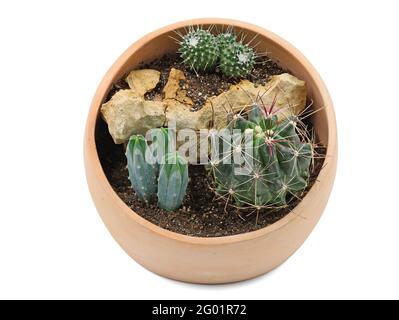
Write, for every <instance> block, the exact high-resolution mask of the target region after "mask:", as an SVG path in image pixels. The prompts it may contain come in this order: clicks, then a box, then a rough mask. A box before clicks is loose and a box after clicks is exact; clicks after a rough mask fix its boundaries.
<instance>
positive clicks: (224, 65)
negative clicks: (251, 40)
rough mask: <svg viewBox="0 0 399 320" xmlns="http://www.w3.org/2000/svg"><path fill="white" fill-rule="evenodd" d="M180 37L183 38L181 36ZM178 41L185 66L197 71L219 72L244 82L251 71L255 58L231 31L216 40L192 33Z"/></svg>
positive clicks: (196, 31) (206, 34) (199, 32)
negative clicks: (217, 70)
mask: <svg viewBox="0 0 399 320" xmlns="http://www.w3.org/2000/svg"><path fill="white" fill-rule="evenodd" d="M179 35H180V34H179ZM180 36H181V37H182V40H181V41H179V44H180V48H179V53H180V55H181V57H182V58H183V62H184V63H185V64H186V65H188V66H189V67H191V68H192V69H194V70H195V71H199V72H202V71H213V70H214V69H215V68H216V66H217V65H219V69H220V71H221V72H222V73H223V74H224V75H225V76H227V77H230V78H240V77H241V78H243V77H246V76H247V75H248V74H250V72H251V71H252V69H253V67H254V65H255V58H256V54H255V52H254V50H253V49H252V48H251V47H250V46H249V45H246V44H243V43H242V42H239V41H237V36H236V35H235V34H234V32H233V31H232V29H229V30H227V31H226V32H224V33H220V34H218V35H216V36H214V35H213V34H211V33H210V32H209V31H208V30H203V29H201V28H197V29H193V28H191V29H190V31H189V32H188V33H187V34H186V35H184V36H182V35H180Z"/></svg>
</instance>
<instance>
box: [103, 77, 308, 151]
mask: <svg viewBox="0 0 399 320" xmlns="http://www.w3.org/2000/svg"><path fill="white" fill-rule="evenodd" d="M126 81H127V82H128V84H129V87H130V89H128V90H120V91H118V92H117V93H116V94H115V95H114V96H113V97H112V98H111V100H110V101H108V102H107V103H105V104H103V106H102V108H101V113H102V116H103V118H104V119H105V121H106V122H107V124H108V129H109V132H110V134H111V136H112V137H113V139H114V142H115V143H117V144H119V143H124V142H126V141H127V140H128V139H129V138H130V136H131V135H132V134H144V135H145V133H146V132H147V131H148V130H149V129H152V128H157V127H162V126H164V125H166V124H167V123H168V122H174V123H175V124H176V127H177V129H194V130H199V129H208V128H211V127H212V128H217V129H221V128H224V127H226V125H227V115H228V114H229V113H234V114H237V113H244V112H245V111H247V110H248V109H249V108H251V107H253V105H254V103H256V102H258V103H259V102H260V101H261V102H262V104H264V105H266V106H267V107H269V106H271V104H272V103H273V101H274V100H275V107H274V110H275V111H276V112H277V115H278V116H279V118H280V119H283V118H285V117H287V116H289V115H292V114H295V115H298V114H300V112H301V111H302V110H303V109H304V108H305V104H306V85H305V82H304V81H302V80H299V79H297V78H296V77H294V76H292V75H290V74H288V73H284V74H281V75H277V76H273V77H271V78H270V81H268V82H267V83H266V84H265V85H263V86H261V85H258V86H257V85H255V84H253V83H252V82H250V81H248V80H242V81H241V82H240V83H238V84H237V85H232V86H231V87H230V88H229V90H227V91H226V92H223V93H221V94H220V95H218V96H213V97H209V98H208V99H207V100H206V102H205V105H204V106H203V108H202V109H200V110H199V111H197V112H192V111H190V107H191V106H192V100H191V99H190V98H189V97H187V95H186V92H185V91H184V90H182V89H181V88H180V85H179V84H180V82H181V81H186V79H185V77H184V74H183V72H181V71H180V70H177V69H172V70H171V72H170V75H169V80H168V83H167V84H166V85H165V88H164V90H163V93H164V98H163V99H162V100H160V101H150V100H145V98H144V94H145V93H146V92H149V91H151V90H153V89H154V88H155V87H156V85H157V84H158V82H159V72H158V71H156V70H137V71H133V72H132V73H130V74H129V76H128V77H127V79H126ZM188 85H189V84H188Z"/></svg>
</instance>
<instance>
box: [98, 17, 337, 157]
mask: <svg viewBox="0 0 399 320" xmlns="http://www.w3.org/2000/svg"><path fill="white" fill-rule="evenodd" d="M203 26H204V28H208V27H209V26H210V25H208V24H204V25H203ZM213 26H214V27H213V30H221V29H223V28H224V29H225V28H226V26H225V25H222V24H214V25H213ZM176 31H177V32H180V33H183V34H185V33H186V32H187V29H185V28H180V29H176ZM234 31H235V32H236V33H237V34H243V35H246V39H253V38H254V37H256V40H254V42H255V43H258V42H259V44H258V45H257V47H256V51H257V52H261V53H265V52H267V54H268V57H269V58H271V59H272V60H273V61H274V62H276V63H277V64H279V65H280V66H281V67H282V68H284V69H286V70H288V71H289V72H290V73H291V74H293V75H294V76H296V77H297V78H299V79H301V80H304V81H306V84H307V90H308V103H312V102H313V105H314V108H315V109H321V110H320V111H318V112H316V113H315V114H314V115H312V119H311V122H312V124H313V126H314V129H315V131H316V136H317V140H318V141H317V142H320V143H322V144H323V145H324V146H325V147H327V148H328V131H329V130H328V121H327V113H326V111H325V109H324V108H323V107H324V105H323V98H322V93H321V92H320V91H319V90H318V88H317V85H316V83H315V79H314V78H313V77H312V76H311V74H310V72H309V71H308V70H307V69H306V67H305V66H304V65H303V64H302V62H301V61H300V59H299V58H298V57H297V56H295V53H293V52H290V51H288V50H287V49H286V48H284V47H283V46H282V45H280V44H279V43H278V42H276V41H275V40H273V39H271V38H269V37H267V36H266V35H264V34H257V33H256V32H254V31H252V30H250V29H246V28H242V27H234ZM176 37H177V34H176V33H175V31H167V32H164V33H161V34H158V35H155V36H152V35H149V36H148V37H147V38H148V40H146V41H144V43H143V45H142V46H140V47H139V48H138V49H137V50H136V51H135V52H134V53H133V54H131V55H128V56H126V57H125V61H124V62H123V63H122V64H121V65H120V66H119V68H118V69H117V72H116V73H115V74H114V75H112V78H111V81H110V84H109V88H108V90H107V91H109V90H110V89H111V87H112V85H113V84H114V83H115V82H117V81H118V80H120V79H121V78H122V77H124V76H125V75H126V74H127V73H128V72H130V71H131V70H133V69H135V68H137V67H139V66H140V65H141V64H143V63H147V62H151V61H153V60H154V59H157V58H160V57H162V56H163V55H164V54H167V53H174V52H176V51H177V49H178V45H177V44H176V42H175V40H174V39H173V38H176ZM125 55H126V54H125ZM106 97H107V94H105V95H104V97H103V100H102V101H103V102H104V101H105V99H106ZM98 110H100V105H99V106H98ZM106 129H107V128H106V126H104V122H103V121H102V120H101V119H100V121H97V126H96V143H97V146H98V147H99V144H100V145H102V148H104V147H106V145H108V144H109V143H110V142H111V143H112V141H111V139H110V137H106V136H107V134H108V132H107V130H106ZM104 130H105V132H104ZM108 136H109V134H108ZM100 149H101V148H98V150H99V152H100Z"/></svg>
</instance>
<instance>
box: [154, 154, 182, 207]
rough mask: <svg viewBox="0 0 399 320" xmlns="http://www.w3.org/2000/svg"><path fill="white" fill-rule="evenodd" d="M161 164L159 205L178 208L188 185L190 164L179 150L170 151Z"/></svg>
mask: <svg viewBox="0 0 399 320" xmlns="http://www.w3.org/2000/svg"><path fill="white" fill-rule="evenodd" d="M164 162H165V163H163V164H161V169H160V172H159V179H158V206H159V207H160V208H162V209H164V210H167V211H174V210H176V209H178V208H179V207H180V206H181V204H182V202H183V198H184V196H185V194H186V189H187V185H188V164H187V161H186V160H185V159H184V158H182V157H181V156H180V155H179V154H178V153H177V152H174V153H169V154H167V155H166V157H165V161H164Z"/></svg>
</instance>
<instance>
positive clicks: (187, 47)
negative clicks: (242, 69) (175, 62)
mask: <svg viewBox="0 0 399 320" xmlns="http://www.w3.org/2000/svg"><path fill="white" fill-rule="evenodd" d="M179 53H180V54H181V57H182V58H183V61H184V63H185V64H187V65H188V66H190V67H191V68H192V69H194V70H195V71H200V72H201V71H210V70H212V69H214V68H215V66H216V64H217V61H218V58H219V48H218V46H217V42H216V38H215V36H214V35H213V34H211V33H210V32H209V31H207V30H203V29H200V28H198V29H196V30H191V31H190V32H189V33H187V34H186V35H185V36H183V38H182V40H181V42H180V49H179Z"/></svg>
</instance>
